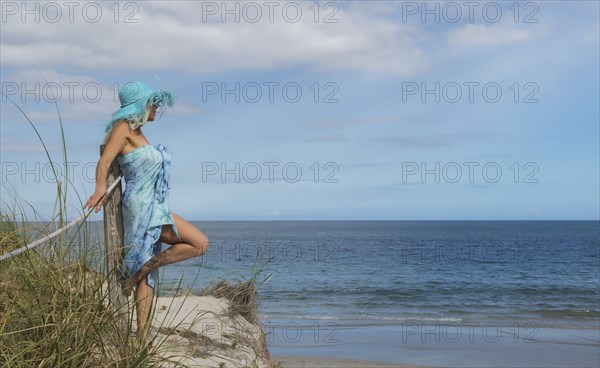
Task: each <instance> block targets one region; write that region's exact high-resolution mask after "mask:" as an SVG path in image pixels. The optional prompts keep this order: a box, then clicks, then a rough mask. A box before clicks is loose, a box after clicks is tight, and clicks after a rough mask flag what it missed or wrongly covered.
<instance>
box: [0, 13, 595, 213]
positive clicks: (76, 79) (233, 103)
mask: <svg viewBox="0 0 600 368" xmlns="http://www.w3.org/2000/svg"><path fill="white" fill-rule="evenodd" d="M0 6H1V9H0V10H1V14H0V16H1V17H2V19H1V23H0V27H1V29H0V30H1V32H0V62H1V63H0V64H1V65H0V80H1V87H2V95H0V98H1V99H2V101H1V104H0V107H1V111H0V135H1V138H0V155H1V156H0V164H1V170H2V173H1V178H0V180H1V181H2V183H1V189H2V198H1V201H2V208H3V209H5V210H8V209H10V208H12V209H13V210H12V211H13V212H20V211H22V212H23V213H25V216H26V217H27V218H28V219H30V220H33V219H34V217H37V219H41V220H50V219H51V218H52V217H53V215H55V213H56V210H55V202H56V196H57V190H58V189H57V184H56V180H55V179H54V176H53V175H52V170H51V165H50V164H49V159H48V156H47V155H46V153H45V151H44V147H43V145H42V143H41V140H43V142H44V144H45V146H46V148H47V149H48V150H49V154H50V157H51V159H52V161H53V162H55V164H56V165H57V166H56V168H57V170H58V175H59V176H62V177H61V179H60V180H61V181H62V183H63V184H62V186H61V190H63V191H65V190H66V202H67V213H68V217H69V218H76V217H78V216H79V215H80V214H81V213H82V206H83V203H85V201H86V200H87V198H89V196H90V195H91V194H92V193H93V192H94V188H95V178H94V175H95V174H94V173H95V165H96V163H97V160H98V158H99V145H100V144H101V143H102V141H103V140H104V129H105V126H106V123H107V121H108V120H109V119H110V116H111V113H112V112H114V111H116V110H117V109H118V107H119V101H118V90H119V88H120V87H121V86H123V85H124V84H125V83H127V82H130V81H135V80H141V81H144V82H145V83H146V84H148V85H149V86H150V87H152V88H153V89H166V90H170V91H173V92H174V94H175V95H176V98H177V100H176V103H175V105H174V106H173V107H172V108H167V109H166V110H165V111H163V113H162V114H161V115H160V117H157V119H156V120H155V121H153V122H149V123H147V124H146V125H144V126H143V128H142V130H143V132H144V134H145V136H146V137H147V138H148V140H149V142H150V143H151V144H154V145H156V144H159V143H160V144H164V145H165V146H166V147H168V149H169V150H170V151H171V152H172V164H171V174H172V185H171V189H170V195H169V204H170V208H171V210H172V211H173V212H174V213H176V214H178V215H180V216H182V217H184V218H186V219H187V220H191V221H210V220H598V219H599V218H600V205H599V204H600V201H599V195H600V194H599V193H600V188H599V185H600V184H599V182H600V177H599V167H600V163H599V155H600V147H599V140H600V132H599V122H600V117H599V111H600V106H599V99H600V96H599V85H600V76H599V70H600V65H599V62H600V54H599V47H600V46H599V45H600V40H599V33H600V31H599V29H600V24H599V17H600V15H599V14H600V13H599V12H600V10H599V3H598V2H596V1H569V2H563V1H538V2H533V1H522V2H515V1H495V2H439V1H427V2H422V1H418V2H411V1H405V2H401V1H338V2H327V1H323V2H315V1H273V2H262V1H257V2H245V1H228V2H221V1H204V2H201V1H169V2H166V1H132V2H119V3H115V2H114V1H109V2H102V1H96V2H77V1H76V2H60V1H59V2H21V1H1V2H0ZM52 92H55V93H56V94H55V96H56V98H53V94H52ZM24 115H26V116H27V118H26V117H25V116H24ZM28 119H29V120H30V121H31V123H30V122H29V121H28ZM61 121H62V129H63V130H62V132H63V133H64V143H65V145H66V156H67V159H66V161H65V160H64V156H63V143H62V142H63V141H62V135H61ZM38 133H39V137H38ZM40 137H41V139H40ZM65 166H66V167H67V168H68V170H65V169H64V167H65ZM65 172H67V173H68V175H67V176H64V175H63V174H64V173H65ZM34 209H35V211H34ZM91 218H92V219H96V220H101V219H102V213H101V212H99V213H97V214H93V215H92V216H91Z"/></svg>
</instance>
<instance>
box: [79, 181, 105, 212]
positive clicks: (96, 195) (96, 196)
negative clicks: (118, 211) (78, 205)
mask: <svg viewBox="0 0 600 368" xmlns="http://www.w3.org/2000/svg"><path fill="white" fill-rule="evenodd" d="M105 192H106V187H100V188H96V191H95V192H94V194H92V196H91V197H90V199H88V201H87V202H86V203H85V206H83V208H84V209H87V208H92V207H94V204H96V202H98V200H99V199H100V198H101V197H102V196H103V195H104V193H105ZM106 198H108V197H104V198H102V200H101V201H100V203H98V204H97V205H96V212H98V211H100V209H101V208H102V206H104V202H106Z"/></svg>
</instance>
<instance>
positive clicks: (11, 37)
mask: <svg viewBox="0 0 600 368" xmlns="http://www.w3.org/2000/svg"><path fill="white" fill-rule="evenodd" d="M111 4H112V3H111ZM137 4H138V5H139V11H138V12H137V13H136V15H135V18H136V19H137V20H138V21H139V22H138V23H122V22H121V23H115V22H114V20H113V19H112V15H113V13H112V12H111V11H110V10H109V9H108V8H107V6H108V5H105V8H104V10H105V12H104V14H105V16H104V17H103V18H102V19H101V20H100V21H99V22H97V23H87V22H85V21H83V20H82V19H79V18H81V16H80V15H79V17H75V22H74V23H70V22H68V20H67V19H61V21H59V22H57V23H44V22H41V23H37V24H33V25H32V24H31V23H21V22H20V21H17V20H13V19H12V18H9V21H8V22H7V24H5V25H4V26H3V36H2V45H1V46H0V49H1V51H2V52H1V59H2V64H3V65H4V66H21V65H23V64H24V63H26V60H31V61H32V62H34V63H35V64H36V65H43V66H44V68H53V67H59V66H60V67H68V66H74V67H76V68H78V69H80V70H93V71H97V70H100V69H106V68H112V69H122V70H124V71H127V70H136V71H144V70H159V69H160V70H165V69H167V70H168V69H174V70H180V71H184V72H187V73H190V74H195V73H215V72H222V71H228V70H251V69H253V70H266V69H269V70H273V69H277V68H290V67H306V68H309V69H313V70H320V71H340V70H341V71H363V72H378V73H385V74H391V75H399V76H408V75H414V74H415V73H419V72H420V71H423V70H425V69H426V68H427V67H428V63H427V60H426V59H425V54H424V53H423V51H422V50H421V49H420V47H419V46H418V42H417V38H418V37H420V33H419V32H418V28H417V27H414V26H410V25H406V24H398V22H393V21H390V20H385V19H382V18H381V17H379V15H378V12H374V13H373V12H366V13H365V12H361V8H362V7H350V8H347V9H346V8H340V9H339V11H338V12H337V14H336V16H335V17H336V18H337V19H338V20H339V22H338V23H323V22H314V20H313V13H312V12H311V11H310V10H309V9H308V6H310V5H311V4H312V3H301V4H302V8H303V16H302V18H301V19H300V21H299V22H297V23H291V22H287V21H285V20H283V18H281V13H279V12H276V13H275V14H279V17H278V16H277V15H276V16H275V21H274V22H273V23H270V22H269V21H268V19H267V18H266V15H265V17H263V18H262V19H261V20H260V21H258V22H256V23H249V22H245V21H243V20H242V21H241V22H240V23H235V22H234V21H233V18H231V19H229V18H228V19H229V20H230V21H228V22H225V23H222V22H220V21H211V22H202V14H203V12H202V7H201V4H200V3H198V2H192V1H186V2H169V3H168V4H167V3H163V2H154V1H153V2H139V3H137ZM265 11H266V9H265ZM109 15H110V17H109Z"/></svg>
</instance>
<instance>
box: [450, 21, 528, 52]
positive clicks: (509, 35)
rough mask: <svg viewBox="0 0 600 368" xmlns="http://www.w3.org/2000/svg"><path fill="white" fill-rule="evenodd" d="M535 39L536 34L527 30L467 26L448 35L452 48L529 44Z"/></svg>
mask: <svg viewBox="0 0 600 368" xmlns="http://www.w3.org/2000/svg"><path fill="white" fill-rule="evenodd" d="M533 37H534V33H533V32H532V31H531V30H527V29H516V28H513V29H511V28H508V27H506V26H501V25H495V26H486V25H483V24H467V25H465V26H464V27H462V28H459V29H457V30H455V31H453V32H451V33H450V34H449V35H448V43H449V44H450V45H451V46H462V47H482V46H483V47H498V46H505V45H512V44H515V43H523V42H527V41H530V40H531V39H533Z"/></svg>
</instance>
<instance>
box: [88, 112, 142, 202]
mask: <svg viewBox="0 0 600 368" xmlns="http://www.w3.org/2000/svg"><path fill="white" fill-rule="evenodd" d="M129 134H130V131H129V124H128V123H126V122H124V123H117V124H115V126H114V127H113V129H112V131H111V132H110V136H109V137H108V141H107V142H106V146H105V147H104V151H103V152H102V156H100V159H99V160H98V164H97V165H96V190H95V192H94V194H92V196H91V197H90V199H88V201H87V202H86V204H85V205H84V207H83V208H84V209H86V208H91V207H94V204H96V202H97V201H98V200H99V199H100V198H101V197H102V195H104V193H105V192H106V177H107V175H108V168H109V167H110V164H111V163H112V162H113V160H114V159H115V157H117V155H118V154H119V152H121V150H123V148H124V147H125V146H126V145H127V143H128V140H129ZM104 202H106V198H104V199H103V200H102V201H101V202H100V203H98V204H97V205H96V212H98V211H100V208H102V206H103V205H104Z"/></svg>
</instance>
